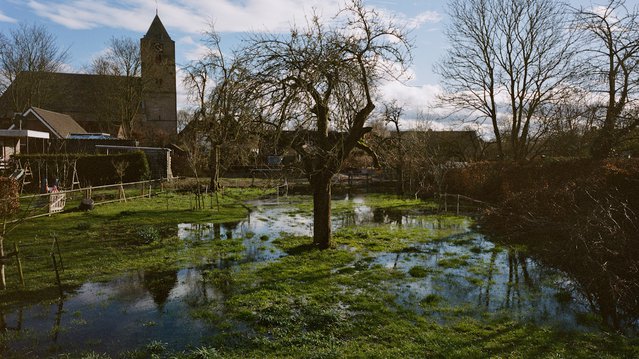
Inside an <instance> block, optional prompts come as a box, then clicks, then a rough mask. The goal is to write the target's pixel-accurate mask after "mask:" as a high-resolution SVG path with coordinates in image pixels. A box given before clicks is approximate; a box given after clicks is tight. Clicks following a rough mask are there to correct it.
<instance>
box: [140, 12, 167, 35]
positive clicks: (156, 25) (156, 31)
mask: <svg viewBox="0 0 639 359" xmlns="http://www.w3.org/2000/svg"><path fill="white" fill-rule="evenodd" d="M144 37H145V38H151V39H156V40H171V36H169V33H168V32H167V31H166V28H165V27H164V24H162V20H160V16H158V14H157V9H156V14H155V18H154V19H153V22H151V26H149V30H148V31H147V32H146V35H144Z"/></svg>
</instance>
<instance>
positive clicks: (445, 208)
mask: <svg viewBox="0 0 639 359" xmlns="http://www.w3.org/2000/svg"><path fill="white" fill-rule="evenodd" d="M444 212H448V193H444Z"/></svg>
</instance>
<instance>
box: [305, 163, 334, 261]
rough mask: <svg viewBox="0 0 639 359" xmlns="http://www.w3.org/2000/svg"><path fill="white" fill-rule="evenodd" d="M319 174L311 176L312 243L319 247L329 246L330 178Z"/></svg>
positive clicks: (330, 243) (330, 176) (331, 244)
mask: <svg viewBox="0 0 639 359" xmlns="http://www.w3.org/2000/svg"><path fill="white" fill-rule="evenodd" d="M332 178H333V176H332V175H328V174H321V175H317V176H313V177H312V178H311V181H310V182H311V186H312V187H313V188H312V190H313V244H315V245H316V246H317V247H319V248H321V249H326V248H331V247H332V246H333V239H332V233H331V179H332Z"/></svg>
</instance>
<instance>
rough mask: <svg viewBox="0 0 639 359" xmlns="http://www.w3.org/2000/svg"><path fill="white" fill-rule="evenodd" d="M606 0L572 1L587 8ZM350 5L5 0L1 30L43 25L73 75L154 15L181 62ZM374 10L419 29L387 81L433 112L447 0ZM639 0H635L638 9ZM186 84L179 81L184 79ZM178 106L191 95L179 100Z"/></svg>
mask: <svg viewBox="0 0 639 359" xmlns="http://www.w3.org/2000/svg"><path fill="white" fill-rule="evenodd" d="M605 1H606V0H599V1H597V0H594V1H592V2H591V1H590V0H570V3H571V4H572V5H574V6H579V5H583V6H586V7H589V6H592V5H593V4H594V5H597V4H601V3H602V2H605ZM343 2H344V0H172V1H169V0H157V2H156V0H0V31H2V32H7V31H8V30H9V29H11V28H12V27H15V26H16V25H17V24H18V23H23V22H24V23H29V24H32V23H35V24H39V25H44V26H45V27H46V28H47V29H48V30H49V31H50V32H51V33H53V34H54V35H55V36H56V37H57V40H58V43H59V44H60V46H61V47H62V48H68V49H69V56H70V58H69V64H68V71H69V72H82V71H83V70H82V69H83V67H84V66H86V65H88V64H89V63H90V62H91V59H92V58H93V57H94V56H96V55H98V54H100V53H102V52H103V51H104V50H105V47H106V46H107V43H108V41H109V39H110V38H111V37H113V36H115V37H121V36H128V37H132V38H134V39H139V38H140V37H141V36H142V35H144V33H145V32H146V30H147V29H148V26H149V25H150V23H151V20H152V19H153V17H154V16H155V11H156V3H157V9H158V11H159V15H160V18H161V19H162V22H163V23H164V25H165V26H166V28H167V30H168V32H169V34H170V35H171V37H172V38H173V40H175V42H176V53H177V59H176V61H177V63H178V65H184V64H186V63H187V62H188V61H189V60H192V59H194V58H195V57H197V56H198V54H200V53H201V52H200V51H201V48H200V46H201V45H200V42H199V40H200V38H201V33H202V31H204V30H206V29H207V28H208V24H210V23H213V24H215V29H216V30H217V31H218V32H219V33H220V35H221V37H222V45H223V47H224V48H225V49H227V50H230V49H232V48H234V47H236V46H237V45H238V42H239V40H240V39H241V37H242V36H243V34H244V33H245V32H247V31H269V32H285V31H286V30H288V28H289V27H290V25H291V24H292V23H295V22H297V23H302V22H303V21H304V15H305V14H308V13H310V11H311V10H312V9H317V11H318V12H319V13H320V14H323V15H326V16H330V15H332V14H334V13H335V12H336V11H337V9H338V8H339V7H340V6H341V5H342V4H343ZM364 2H365V4H366V5H367V6H372V7H375V8H376V9H378V10H379V11H380V12H381V13H383V14H385V15H388V16H393V17H395V18H396V19H398V20H399V21H401V22H403V23H405V24H406V25H407V26H408V27H410V28H412V33H411V35H412V36H413V37H414V39H415V46H416V47H415V50H414V53H413V55H414V63H413V65H412V73H413V76H412V79H411V80H410V81H409V82H407V83H405V84H387V85H386V86H385V87H384V89H383V92H384V94H385V95H384V96H385V97H386V98H397V99H399V101H400V103H402V104H404V105H405V107H407V108H408V110H409V111H408V112H409V113H410V114H412V117H415V114H416V113H417V112H419V111H423V112H425V113H429V112H432V111H433V109H432V107H430V106H431V105H432V99H433V97H434V95H435V93H436V92H437V90H438V85H437V83H438V78H437V76H436V75H434V74H433V71H432V69H433V65H434V63H435V62H436V61H437V60H438V59H439V58H441V56H443V54H445V51H446V47H447V46H448V44H447V41H446V38H445V36H444V34H443V30H444V28H445V26H446V23H447V15H446V0H364ZM638 2H639V0H628V1H627V4H628V5H636V4H637V3H638ZM178 80H179V79H178ZM178 102H179V106H180V107H182V106H185V105H186V96H184V94H183V93H181V94H180V95H179V99H178Z"/></svg>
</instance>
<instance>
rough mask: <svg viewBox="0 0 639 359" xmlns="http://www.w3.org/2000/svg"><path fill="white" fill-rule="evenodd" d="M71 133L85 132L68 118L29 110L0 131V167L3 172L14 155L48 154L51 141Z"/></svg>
mask: <svg viewBox="0 0 639 359" xmlns="http://www.w3.org/2000/svg"><path fill="white" fill-rule="evenodd" d="M73 133H79V134H85V133H86V131H85V130H84V129H83V128H82V127H81V126H80V125H79V124H78V123H77V122H75V121H74V120H73V118H71V116H69V115H65V114H61V113H57V112H53V111H47V110H43V109H41V108H37V107H31V108H29V109H28V110H27V111H26V112H25V113H24V114H22V115H21V116H20V117H19V118H18V120H17V123H14V124H13V125H11V127H9V129H6V130H0V146H1V147H2V158H0V161H1V164H0V167H2V169H4V168H6V167H7V163H8V162H9V160H10V158H11V156H13V155H17V154H20V153H47V152H49V148H50V144H51V140H53V139H64V138H67V137H69V136H71V134H73Z"/></svg>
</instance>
